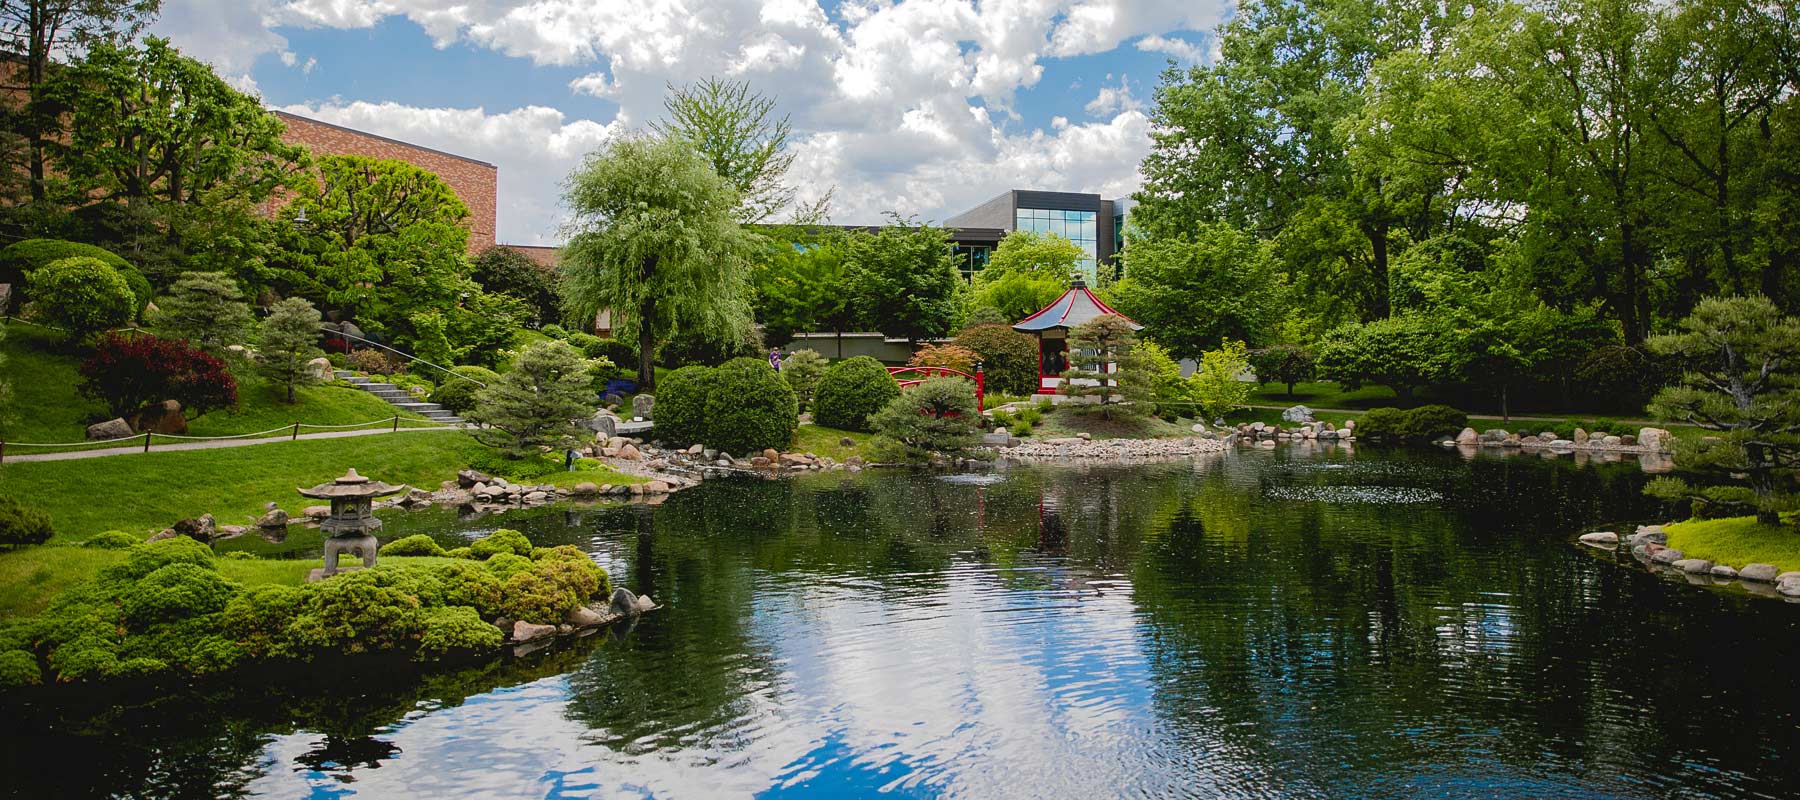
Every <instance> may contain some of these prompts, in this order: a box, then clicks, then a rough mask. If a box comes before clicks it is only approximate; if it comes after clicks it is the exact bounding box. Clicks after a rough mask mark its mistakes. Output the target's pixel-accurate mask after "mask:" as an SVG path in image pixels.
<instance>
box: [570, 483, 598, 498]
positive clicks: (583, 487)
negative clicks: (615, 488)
mask: <svg viewBox="0 0 1800 800" xmlns="http://www.w3.org/2000/svg"><path fill="white" fill-rule="evenodd" d="M574 492H575V493H576V494H579V495H584V496H585V495H592V494H599V493H600V487H599V486H596V485H594V482H593V481H582V482H580V483H577V484H575V488H574Z"/></svg>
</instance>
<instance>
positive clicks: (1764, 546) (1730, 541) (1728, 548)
mask: <svg viewBox="0 0 1800 800" xmlns="http://www.w3.org/2000/svg"><path fill="white" fill-rule="evenodd" d="M1783 521H1784V522H1785V523H1786V524H1784V525H1780V526H1769V525H1759V524H1757V522H1756V518H1755V517H1726V518H1724V519H1700V520H1689V521H1687V522H1677V523H1675V524H1673V525H1665V526H1663V530H1664V531H1667V532H1668V534H1669V546H1670V547H1673V548H1675V549H1677V550H1680V551H1681V552H1683V553H1685V554H1687V557H1688V558H1704V559H1706V560H1708V561H1711V562H1713V563H1715V564H1726V565H1729V566H1733V567H1738V568H1742V567H1743V566H1744V565H1745V564H1774V565H1775V566H1777V567H1780V568H1782V569H1783V570H1794V569H1800V529H1797V528H1795V527H1794V523H1795V519H1794V517H1793V516H1792V515H1787V516H1784V517H1783Z"/></svg>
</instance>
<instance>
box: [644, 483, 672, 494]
mask: <svg viewBox="0 0 1800 800" xmlns="http://www.w3.org/2000/svg"><path fill="white" fill-rule="evenodd" d="M668 493H669V484H668V483H667V482H666V481H651V482H649V483H646V484H644V494H668Z"/></svg>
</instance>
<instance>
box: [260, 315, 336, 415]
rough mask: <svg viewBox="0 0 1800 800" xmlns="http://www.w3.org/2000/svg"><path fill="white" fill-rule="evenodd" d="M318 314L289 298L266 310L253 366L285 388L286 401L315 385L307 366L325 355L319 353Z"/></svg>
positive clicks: (291, 400)
mask: <svg viewBox="0 0 1800 800" xmlns="http://www.w3.org/2000/svg"><path fill="white" fill-rule="evenodd" d="M321 319H322V317H320V316H319V310H318V309H317V308H313V304H312V303H309V302H307V301H306V298H303V297H289V298H287V299H285V300H282V301H281V302H279V303H276V304H275V305H274V307H272V308H270V309H269V316H268V317H266V318H264V319H263V322H262V335H261V336H259V337H257V343H258V345H259V346H258V347H257V350H256V366H257V369H258V370H260V371H261V372H262V374H263V376H264V377H266V378H268V379H269V380H272V381H275V382H276V383H279V384H281V385H282V386H285V387H287V401H288V402H290V403H292V402H294V389H295V388H296V387H299V386H310V385H312V384H314V383H317V382H318V380H319V379H318V377H317V376H315V375H314V373H313V371H312V369H311V368H309V367H308V366H307V362H309V361H311V360H313V359H315V358H318V357H320V356H323V355H325V351H323V350H320V349H319V322H320V320H321Z"/></svg>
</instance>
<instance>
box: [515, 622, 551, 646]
mask: <svg viewBox="0 0 1800 800" xmlns="http://www.w3.org/2000/svg"><path fill="white" fill-rule="evenodd" d="M555 635H556V626H555V625H534V624H532V623H529V622H526V621H525V620H519V621H518V622H514V623H513V626H512V640H513V641H515V642H529V641H531V640H533V639H543V638H546V637H550V636H555Z"/></svg>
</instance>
